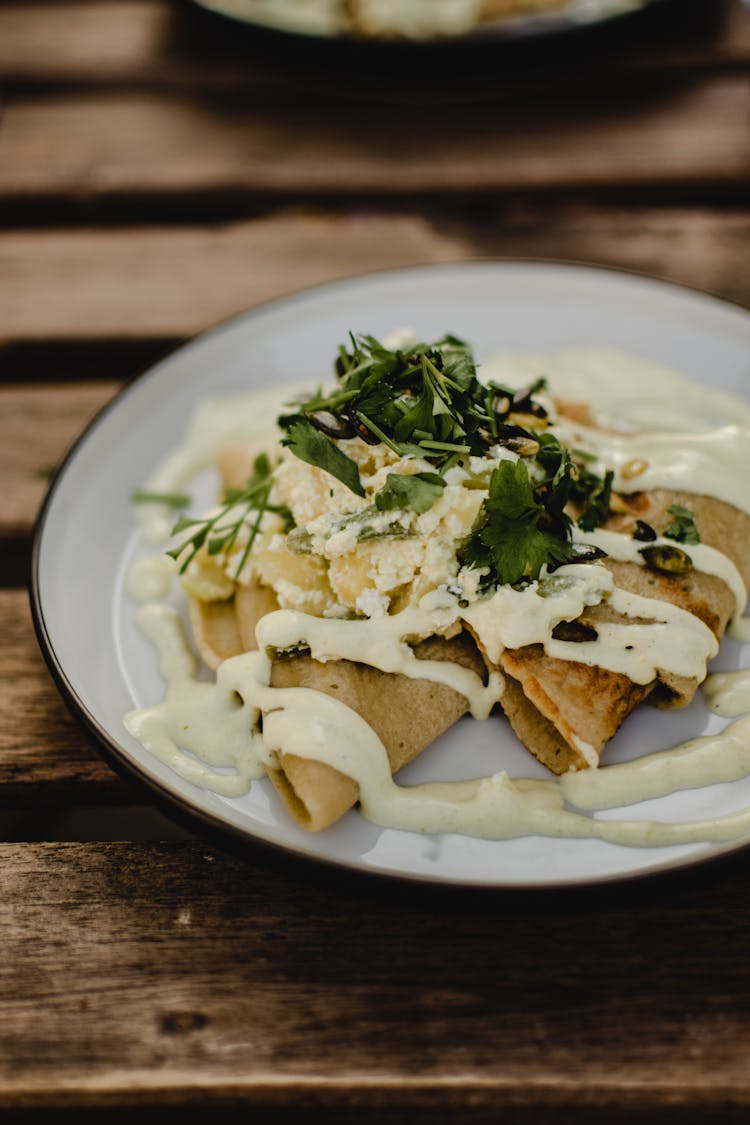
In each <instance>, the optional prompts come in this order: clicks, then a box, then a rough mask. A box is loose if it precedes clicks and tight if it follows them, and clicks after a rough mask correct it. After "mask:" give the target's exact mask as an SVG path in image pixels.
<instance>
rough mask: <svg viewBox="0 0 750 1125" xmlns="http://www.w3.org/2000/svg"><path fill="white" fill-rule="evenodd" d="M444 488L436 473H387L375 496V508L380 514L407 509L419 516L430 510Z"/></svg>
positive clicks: (440, 478)
mask: <svg viewBox="0 0 750 1125" xmlns="http://www.w3.org/2000/svg"><path fill="white" fill-rule="evenodd" d="M444 488H445V481H444V480H443V478H442V477H441V476H438V474H437V473H414V474H413V475H410V476H406V475H402V474H401V473H389V474H388V476H387V477H386V479H385V484H384V485H383V487H382V488H381V490H380V492H378V493H376V494H375V506H376V508H377V509H378V510H379V511H381V512H386V511H390V510H392V509H393V508H408V509H410V510H411V511H412V512H417V513H419V514H421V513H422V512H428V511H429V510H430V508H431V507H432V505H433V504H434V503H435V501H436V500H437V498H438V497H439V496H440V495H441V493H442V491H443V489H444Z"/></svg>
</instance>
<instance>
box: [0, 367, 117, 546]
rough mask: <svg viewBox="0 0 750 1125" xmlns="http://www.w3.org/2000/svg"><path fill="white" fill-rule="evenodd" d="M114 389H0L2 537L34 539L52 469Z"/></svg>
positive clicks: (96, 386)
mask: <svg viewBox="0 0 750 1125" xmlns="http://www.w3.org/2000/svg"><path fill="white" fill-rule="evenodd" d="M116 389H117V384H115V383H111V382H105V383H92V384H90V385H86V384H71V385H68V386H64V387H59V386H45V385H43V384H42V385H38V386H35V387H24V386H0V432H2V441H0V479H2V481H3V504H2V509H0V538H6V539H7V538H11V537H12V536H28V535H29V534H30V531H31V528H32V526H33V523H34V520H35V519H36V513H37V510H38V508H39V504H40V502H41V500H42V498H43V496H44V494H45V492H46V490H47V484H48V480H49V476H50V474H51V471H52V469H53V468H54V467H55V465H56V464H57V462H58V461H59V460H60V459H61V458H62V456H63V454H64V453H65V452H66V450H67V449H68V447H69V446H70V445H71V444H72V443H73V441H74V440H75V438H77V437H78V435H79V433H80V432H81V430H82V429H83V427H84V426H85V424H86V423H87V422H88V421H89V419H90V418H92V417H93V415H94V414H95V413H96V412H97V411H98V410H99V409H100V408H101V407H102V406H103V405H104V404H105V402H107V401H108V400H109V399H110V398H111V397H112V395H113V394H114V393H115V391H116Z"/></svg>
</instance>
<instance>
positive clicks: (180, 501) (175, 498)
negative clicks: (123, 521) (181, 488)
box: [130, 492, 190, 508]
mask: <svg viewBox="0 0 750 1125" xmlns="http://www.w3.org/2000/svg"><path fill="white" fill-rule="evenodd" d="M130 499H131V500H132V501H133V503H134V504H167V505H168V506H169V507H170V508H187V506H188V504H189V503H190V497H189V496H187V495H185V493H184V492H134V493H133V495H132V496H131V497H130Z"/></svg>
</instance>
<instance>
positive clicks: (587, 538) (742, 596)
mask: <svg viewBox="0 0 750 1125" xmlns="http://www.w3.org/2000/svg"><path fill="white" fill-rule="evenodd" d="M575 541H576V543H588V544H591V545H592V546H594V547H601V549H602V550H603V551H606V553H607V554H608V555H609V557H610V558H611V559H614V560H615V561H616V562H631V563H637V564H638V566H645V565H646V560H645V559H644V557H643V555H642V554H641V550H642V549H643V547H674V546H677V545H678V544H675V541H674V539H665V538H664V537H663V536H661V535H659V536H657V537H656V539H654V540H653V541H651V542H649V543H643V542H640V541H639V540H637V539H633V538H632V536H630V535H621V534H620V532H618V531H606V530H605V529H603V528H597V529H596V531H581V530H580V529H577V530H576V533H575ZM679 548H680V550H681V551H683V552H684V553H685V554H686V555H687V556H688V558H690V559H692V562H693V566H694V567H695V569H696V570H700V571H701V572H702V573H703V574H712V575H714V577H716V578H721V580H722V581H723V582H725V583H726V584H727V586H728V587H729V589H730V590H731V591H732V593H733V595H734V600H735V607H736V608H735V614H734V617H735V620H736V619H738V618H740V619H741V614H742V613H744V610H745V604H746V602H747V590H746V589H745V583H744V582H743V581H742V575H741V574H740V572H739V571H738V569H737V567H736V566H735V565H734V563H733V562H732V560H731V559H729V558H727V556H726V555H723V554H722V553H721V551H717V550H716V549H715V548H714V547H709V546H708V545H707V544H706V543H680V544H679ZM748 640H750V633H749V634H748Z"/></svg>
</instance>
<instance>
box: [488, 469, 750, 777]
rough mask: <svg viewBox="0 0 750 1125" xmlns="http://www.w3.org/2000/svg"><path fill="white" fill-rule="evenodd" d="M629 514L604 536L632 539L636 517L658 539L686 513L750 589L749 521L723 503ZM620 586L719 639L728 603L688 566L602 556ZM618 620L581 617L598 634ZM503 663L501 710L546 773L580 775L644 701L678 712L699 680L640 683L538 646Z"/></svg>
mask: <svg viewBox="0 0 750 1125" xmlns="http://www.w3.org/2000/svg"><path fill="white" fill-rule="evenodd" d="M623 500H624V502H625V505H626V507H627V511H626V512H625V513H622V514H620V515H618V516H617V517H615V518H613V519H611V520H609V521H608V523H607V524H605V527H606V528H608V529H609V530H614V531H623V532H626V533H630V532H631V531H632V528H633V526H634V524H635V521H636V520H643V521H644V522H646V523H648V524H650V526H651V527H653V528H654V530H655V531H657V532H659V533H661V532H663V531H664V529H665V528H666V527H667V526H668V525H669V523H670V522H671V519H672V517H671V516H670V515H669V512H668V509H669V507H670V506H671V505H673V504H681V505H682V506H684V507H686V508H689V509H690V511H692V513H693V515H694V517H695V523H696V527H697V529H698V533H699V535H700V538H701V542H702V543H704V544H706V545H708V546H710V547H715V548H716V549H717V550H719V551H721V552H723V553H724V554H725V555H727V556H728V558H730V559H731V560H732V562H734V564H735V566H736V567H737V569H738V570H739V572H740V574H741V576H742V578H743V581H744V582H745V585H746V586H747V585H748V584H749V583H750V517H749V516H747V515H746V514H745V513H744V512H741V511H739V510H738V509H737V508H734V507H733V506H732V505H730V504H726V503H723V502H722V501H718V500H713V499H711V498H709V497H705V496H697V495H693V494H688V493H680V492H672V491H667V490H658V491H653V492H649V493H636V494H633V495H632V496H627V497H623ZM606 565H607V567H608V568H609V569H610V570H611V571H612V572H613V574H614V578H615V583H616V585H617V586H619V587H620V588H621V589H624V590H627V591H629V592H632V593H636V594H640V595H642V596H644V597H649V598H656V599H658V600H662V601H666V602H671V603H673V604H674V605H677V606H679V607H680V608H681V609H684V610H686V611H687V612H689V613H692V614H694V615H695V616H696V617H699V618H700V619H701V620H702V621H703V622H704V623H705V624H706V625H707V626H708V628H709V629H711V630H712V632H713V633H714V635H715V636H716V639H717V640H719V641H720V640H721V638H722V636H723V634H724V631H725V629H726V626H727V623H728V621H729V619H730V618H731V616H732V613H733V612H734V609H735V599H734V595H733V594H732V592H731V590H730V589H729V587H728V586H727V585H726V583H725V582H724V581H722V579H720V578H717V577H715V576H713V575H709V574H704V573H702V572H700V571H698V570H693V571H691V572H690V573H689V574H687V575H684V576H679V577H678V576H668V575H664V574H660V573H657V572H655V571H653V570H650V569H648V568H646V567H643V566H639V565H637V564H635V563H628V562H617V561H615V560H612V559H608V560H606ZM605 619H608V620H624V619H623V618H618V616H617V615H616V614H613V613H612V611H611V610H609V609H608V608H607V607H606V605H602V606H595V607H593V608H592V609H589V610H587V611H586V612H585V613H584V614H583V615H582V616H581V618H580V619H579V620H580V621H581V622H582V623H584V624H587V625H591V626H593V627H594V628H596V623H597V621H602V620H605ZM501 667H502V669H503V672H504V673H505V675H506V688H505V693H504V695H503V698H502V701H501V704H502V707H503V710H504V712H505V714H506V715H507V717H508V719H509V721H510V723H511V726H512V727H513V729H514V730H515V732H516V734H517V736H518V737H519V738H520V740H521V741H522V742H523V744H524V745H525V746H526V747H527V749H529V750H530V751H531V752H532V754H534V755H535V756H536V757H537V758H538V759H539V760H540V761H541V762H543V764H544V765H546V766H547V767H548V768H549V769H551V770H552V771H553V773H557V774H560V773H565V772H566V771H568V770H571V769H585V768H586V767H587V766H588V765H590V764H591V762H590V759H591V757H592V755H596V757H598V756H599V755H601V753H602V751H603V750H604V747H605V746H606V744H607V742H608V741H609V740H610V739H611V738H612V737H613V735H614V734H615V733H616V731H617V730H618V728H619V727H620V724H621V723H622V722H623V721H624V719H626V718H627V716H628V715H629V714H630V713H631V712H632V711H633V709H634V708H635V707H637V705H638V704H639V703H640V702H641V701H642V700H643V699H645V698H647V697H648V698H649V699H650V700H651V701H652V702H653V703H655V704H656V705H657V706H661V707H684V706H686V705H687V704H688V703H689V702H690V701H691V699H692V698H693V696H694V694H695V691H696V689H697V687H698V681H697V680H695V679H690V678H687V677H684V676H675V675H673V674H672V673H670V672H669V671H666V670H665V671H660V672H659V674H658V676H657V678H656V680H655V681H654V682H653V683H651V684H647V685H641V684H634V683H632V682H631V681H630V680H629V679H628V677H627V676H623V675H621V674H619V673H613V672H609V671H607V670H606V669H604V668H596V667H589V666H588V665H584V664H579V663H576V662H574V661H566V660H560V659H557V658H556V657H551V656H547V655H546V653H545V652H544V648H543V647H542V645H530V646H528V647H526V648H523V649H509V650H507V651H506V652H504V653H503V655H502V658H501Z"/></svg>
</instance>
